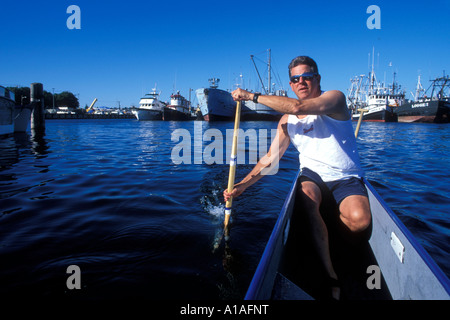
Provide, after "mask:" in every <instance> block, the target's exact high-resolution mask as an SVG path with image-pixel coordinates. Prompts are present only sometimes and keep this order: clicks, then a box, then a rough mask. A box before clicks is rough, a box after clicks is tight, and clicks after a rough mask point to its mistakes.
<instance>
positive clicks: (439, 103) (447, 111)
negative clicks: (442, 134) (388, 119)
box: [396, 99, 450, 123]
mask: <svg viewBox="0 0 450 320" xmlns="http://www.w3.org/2000/svg"><path fill="white" fill-rule="evenodd" d="M396 113H397V115H398V121H399V122H426V123H449V122H450V101H449V100H431V99H421V100H419V101H415V102H408V103H405V104H404V105H402V106H400V107H398V108H397V110H396Z"/></svg>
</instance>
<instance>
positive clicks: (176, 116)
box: [163, 107, 192, 121]
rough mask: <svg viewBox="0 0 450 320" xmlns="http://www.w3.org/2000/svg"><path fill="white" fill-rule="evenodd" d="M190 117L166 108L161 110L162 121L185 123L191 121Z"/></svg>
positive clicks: (187, 114)
mask: <svg viewBox="0 0 450 320" xmlns="http://www.w3.org/2000/svg"><path fill="white" fill-rule="evenodd" d="M191 119H192V117H191V115H190V114H189V113H186V112H180V111H178V110H174V109H171V108H168V107H164V110H163V120H164V121H186V120H191Z"/></svg>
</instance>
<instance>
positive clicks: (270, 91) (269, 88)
mask: <svg viewBox="0 0 450 320" xmlns="http://www.w3.org/2000/svg"><path fill="white" fill-rule="evenodd" d="M268 51H269V59H268V63H267V65H268V70H269V86H268V87H267V88H268V91H269V94H271V93H272V90H271V81H272V78H271V70H270V66H271V65H270V49H268Z"/></svg>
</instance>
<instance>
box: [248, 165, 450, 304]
mask: <svg viewBox="0 0 450 320" xmlns="http://www.w3.org/2000/svg"><path fill="white" fill-rule="evenodd" d="M299 174H300V172H299V173H298V174H297V177H296V179H295V180H294V182H293V184H292V186H291V189H290V191H289V194H288V196H287V198H286V200H285V202H284V205H283V207H282V210H281V212H280V215H279V217H278V220H277V222H276V224H275V226H274V229H273V231H272V234H271V236H270V238H269V240H268V243H267V245H266V248H265V250H264V252H263V255H262V258H261V260H260V262H259V264H258V266H257V269H256V272H255V274H254V276H253V279H252V281H251V283H250V286H249V288H248V291H247V294H246V296H245V299H246V300H312V299H314V300H322V299H327V297H328V295H329V292H330V288H329V287H328V286H327V283H326V281H325V280H324V279H325V278H326V277H325V276H324V274H325V273H324V271H323V269H322V268H321V264H320V262H319V260H318V257H317V256H316V255H315V252H314V250H313V249H312V248H313V246H312V243H311V239H310V235H309V233H308V228H306V225H307V223H306V222H305V220H304V219H305V218H304V216H305V215H302V208H301V203H300V201H296V196H295V194H296V189H297V179H298V176H299ZM363 181H364V183H365V186H366V189H367V191H368V194H369V202H370V207H371V212H372V224H371V234H370V238H369V240H368V241H367V240H365V241H362V242H359V244H358V245H354V244H353V245H352V244H351V243H349V242H346V241H345V240H344V239H342V238H343V237H341V236H340V234H339V232H338V231H337V229H336V227H335V226H333V218H330V216H334V217H337V215H336V214H335V215H332V214H330V212H333V210H336V208H334V209H330V208H323V210H324V211H327V210H328V211H329V212H328V213H327V212H325V213H324V212H322V208H321V213H322V216H323V217H324V220H325V222H326V223H327V226H328V230H329V239H330V252H331V253H330V254H331V257H332V261H333V266H334V268H335V270H336V273H337V274H338V277H339V280H340V282H341V300H372V299H375V300H385V299H386V300H391V299H393V300H449V298H450V281H449V279H448V277H447V276H446V275H445V274H444V272H443V271H442V270H441V269H440V268H439V266H438V265H437V264H436V263H435V261H434V260H433V259H432V258H431V257H430V255H429V254H428V253H427V252H426V251H425V250H424V249H423V247H422V246H421V245H420V243H419V242H418V241H417V239H415V238H414V236H413V235H412V234H411V232H410V231H409V230H408V229H407V228H406V227H405V225H404V224H403V223H402V222H401V221H400V220H399V218H398V217H397V216H396V215H395V213H394V212H393V211H392V210H391V209H390V208H389V207H388V206H387V204H386V203H385V202H384V201H383V199H382V198H381V197H380V195H379V194H378V193H377V192H376V191H375V189H374V188H373V186H372V185H371V184H370V183H369V182H368V181H367V180H366V179H363ZM294 213H295V214H294ZM335 219H336V218H335Z"/></svg>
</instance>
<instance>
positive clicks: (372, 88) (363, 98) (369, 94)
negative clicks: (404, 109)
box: [347, 61, 405, 122]
mask: <svg viewBox="0 0 450 320" xmlns="http://www.w3.org/2000/svg"><path fill="white" fill-rule="evenodd" d="M395 76H396V73H394V74H393V81H392V84H391V85H385V84H384V83H381V82H379V81H378V80H377V78H376V75H375V70H374V63H373V61H372V70H371V71H370V72H369V75H368V76H366V75H360V76H359V77H354V78H353V79H351V83H352V84H351V87H350V89H349V93H348V95H347V105H348V107H349V109H350V110H351V111H352V116H353V120H358V119H359V117H360V116H361V113H360V111H359V110H361V109H364V110H365V113H364V115H363V121H379V122H397V120H398V117H397V113H396V111H395V110H396V108H398V107H400V106H401V105H403V103H404V102H405V92H404V91H402V88H401V86H400V85H399V84H398V83H397V82H396V80H395Z"/></svg>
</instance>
